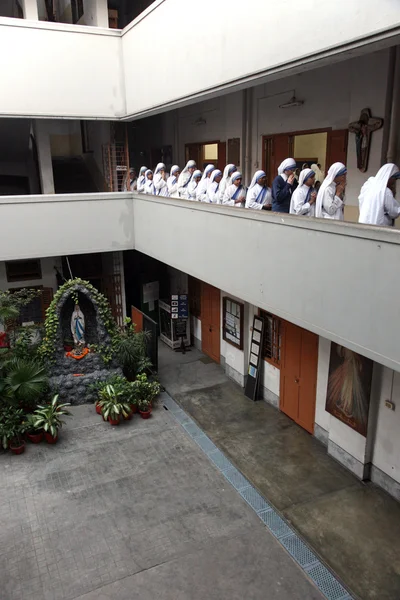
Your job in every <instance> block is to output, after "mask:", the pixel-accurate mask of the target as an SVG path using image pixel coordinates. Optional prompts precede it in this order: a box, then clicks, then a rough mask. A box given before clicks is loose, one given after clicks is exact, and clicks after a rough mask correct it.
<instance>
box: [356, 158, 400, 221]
mask: <svg viewBox="0 0 400 600" xmlns="http://www.w3.org/2000/svg"><path fill="white" fill-rule="evenodd" d="M398 179H400V169H399V167H398V166H397V165H394V164H393V163H388V164H387V165H383V167H381V168H380V169H379V171H378V172H377V174H376V175H375V177H370V178H369V179H368V181H366V182H365V183H364V185H363V186H362V188H361V192H360V195H359V197H358V202H359V205H360V217H359V219H358V222H359V223H363V224H364V225H381V226H383V227H393V225H394V219H397V217H398V216H400V204H399V203H398V202H397V200H395V197H394V196H395V193H396V181H397V180H398Z"/></svg>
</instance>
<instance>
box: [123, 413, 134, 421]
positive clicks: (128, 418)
mask: <svg viewBox="0 0 400 600" xmlns="http://www.w3.org/2000/svg"><path fill="white" fill-rule="evenodd" d="M132 417H133V411H131V412H130V413H129V414H128V416H127V417H124V419H125V421H130V420H131V419H132Z"/></svg>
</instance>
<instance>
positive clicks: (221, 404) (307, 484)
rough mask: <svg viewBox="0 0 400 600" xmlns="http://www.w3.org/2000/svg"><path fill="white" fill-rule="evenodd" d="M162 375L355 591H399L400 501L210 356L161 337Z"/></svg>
mask: <svg viewBox="0 0 400 600" xmlns="http://www.w3.org/2000/svg"><path fill="white" fill-rule="evenodd" d="M159 373H160V377H161V381H162V383H163V384H164V386H165V387H166V389H167V391H168V392H169V393H170V394H171V396H172V397H173V398H174V399H176V400H177V402H178V403H179V404H180V405H181V406H182V407H183V409H184V410H185V411H186V412H187V413H189V414H190V415H191V416H192V417H193V418H194V419H195V421H196V422H197V423H198V424H199V425H200V427H201V428H202V429H203V431H205V432H206V433H207V435H208V436H209V437H210V438H211V439H212V440H213V441H214V442H215V444H216V445H217V446H218V447H219V448H220V449H221V450H222V451H223V452H224V454H225V455H226V456H227V457H229V458H230V459H231V460H232V462H233V463H234V464H235V465H236V466H237V467H238V468H239V469H240V471H241V472H242V473H243V474H244V475H245V476H246V477H247V478H248V479H249V480H250V481H251V482H252V483H253V484H254V485H255V487H256V488H258V490H259V491H260V492H261V493H262V494H263V496H264V497H265V498H266V499H267V500H268V501H269V502H270V503H271V504H273V505H274V506H275V507H276V508H277V509H278V510H279V511H280V512H281V514H283V516H284V517H285V518H286V519H287V520H288V521H289V522H291V523H292V524H293V526H294V527H295V528H296V529H297V531H298V532H300V534H301V535H302V537H303V538H304V539H306V540H307V541H308V543H309V544H310V545H311V547H313V548H314V549H315V551H316V552H317V553H318V554H319V556H320V557H321V558H322V559H323V560H324V561H325V562H326V564H327V565H329V566H330V567H331V568H332V569H333V570H334V571H335V572H336V574H337V575H338V576H339V577H340V578H341V580H342V581H343V582H344V583H345V584H347V585H348V586H349V587H350V588H351V589H352V591H353V593H354V594H355V595H358V596H359V597H360V598H362V599H363V600H398V599H399V598H400V505H399V504H398V503H397V502H396V501H395V500H394V499H393V498H391V497H390V496H389V495H388V494H386V493H385V492H384V491H382V490H380V489H379V488H378V487H376V486H374V485H373V484H371V483H368V484H364V483H361V482H360V481H358V480H357V479H356V478H355V477H354V476H353V475H352V474H350V473H349V472H348V471H347V470H346V469H344V468H343V467H342V466H341V465H339V464H338V463H337V462H336V461H334V460H333V459H332V458H330V457H328V456H327V454H326V450H325V448H324V446H322V444H320V443H319V442H318V441H317V440H316V439H315V438H313V437H312V436H310V435H309V434H308V433H307V432H305V431H304V430H303V429H301V428H300V427H299V426H297V425H296V424H295V423H294V422H293V421H291V420H290V419H289V418H288V417H286V415H284V414H283V413H281V412H279V411H277V410H276V409H274V408H272V407H271V406H269V405H268V404H266V403H265V402H262V401H261V402H256V403H254V402H252V401H250V400H248V399H247V398H246V397H245V396H244V395H243V393H242V391H241V389H240V388H239V387H238V386H237V385H236V384H234V383H232V382H231V381H230V380H228V378H227V377H226V376H225V374H224V373H223V370H222V369H221V368H220V367H219V366H218V365H216V364H215V363H212V362H211V363H210V361H209V360H208V359H207V358H205V357H204V356H203V355H202V354H201V353H200V352H198V351H196V350H194V349H193V350H192V351H191V352H189V353H187V354H186V355H184V356H181V355H178V354H174V353H172V352H171V351H169V349H168V348H167V347H166V346H164V345H163V344H160V368H159Z"/></svg>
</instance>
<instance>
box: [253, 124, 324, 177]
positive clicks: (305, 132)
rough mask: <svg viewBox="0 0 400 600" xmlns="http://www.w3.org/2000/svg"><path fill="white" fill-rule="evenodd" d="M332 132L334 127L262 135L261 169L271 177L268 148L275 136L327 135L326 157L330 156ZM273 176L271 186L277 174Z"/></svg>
mask: <svg viewBox="0 0 400 600" xmlns="http://www.w3.org/2000/svg"><path fill="white" fill-rule="evenodd" d="M330 131H332V127H323V128H320V129H301V130H299V131H281V132H279V133H270V134H262V136H261V149H262V166H261V168H262V169H263V170H264V171H265V172H266V173H267V176H268V175H269V173H268V171H269V169H268V166H267V164H266V160H267V156H266V155H267V152H266V147H267V143H268V140H270V139H273V138H274V137H275V136H278V135H287V136H289V137H291V136H293V137H294V136H296V135H308V134H312V133H326V134H327V137H326V150H325V152H326V155H328V140H329V132H330ZM270 175H271V181H269V184H272V181H273V180H274V179H275V176H276V174H275V175H274V177H272V175H273V174H272V173H271V174H270Z"/></svg>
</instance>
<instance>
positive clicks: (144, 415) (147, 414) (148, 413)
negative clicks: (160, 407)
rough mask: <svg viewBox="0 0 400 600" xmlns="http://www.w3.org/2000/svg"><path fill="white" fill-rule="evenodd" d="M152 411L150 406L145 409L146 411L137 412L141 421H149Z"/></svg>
mask: <svg viewBox="0 0 400 600" xmlns="http://www.w3.org/2000/svg"><path fill="white" fill-rule="evenodd" d="M152 410H153V409H152V407H151V406H149V407H148V408H147V410H139V413H140V416H141V417H142V419H150V417H151V412H152Z"/></svg>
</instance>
